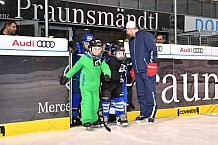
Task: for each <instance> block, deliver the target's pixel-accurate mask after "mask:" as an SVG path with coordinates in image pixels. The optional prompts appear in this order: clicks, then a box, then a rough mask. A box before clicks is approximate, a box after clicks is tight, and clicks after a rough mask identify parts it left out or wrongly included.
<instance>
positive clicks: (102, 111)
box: [100, 96, 111, 132]
mask: <svg viewBox="0 0 218 145" xmlns="http://www.w3.org/2000/svg"><path fill="white" fill-rule="evenodd" d="M100 100H101V107H102V109H101V113H102V119H103V124H104V128H105V129H106V130H107V131H109V132H111V129H110V127H108V126H107V124H106V123H105V120H104V110H103V105H102V96H100Z"/></svg>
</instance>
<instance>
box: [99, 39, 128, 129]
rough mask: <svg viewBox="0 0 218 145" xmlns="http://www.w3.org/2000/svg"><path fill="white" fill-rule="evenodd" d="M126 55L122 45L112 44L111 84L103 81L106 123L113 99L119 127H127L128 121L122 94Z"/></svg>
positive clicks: (103, 105)
mask: <svg viewBox="0 0 218 145" xmlns="http://www.w3.org/2000/svg"><path fill="white" fill-rule="evenodd" d="M124 58H125V53H124V50H123V47H122V46H121V45H120V44H116V43H115V44H112V46H111V58H110V59H109V60H108V62H107V63H108V65H109V67H110V70H111V79H110V82H107V81H104V80H103V81H102V87H101V89H102V90H101V91H102V107H103V112H104V113H103V117H104V121H105V122H107V121H108V117H109V110H110V103H111V99H113V101H114V102H115V114H116V123H117V125H119V124H121V125H122V126H127V125H128V121H127V119H126V115H125V110H124V109H125V106H124V97H123V96H122V95H121V94H122V83H123V77H124V76H125V73H126V70H125V68H126V66H125V64H124V63H123V60H124Z"/></svg>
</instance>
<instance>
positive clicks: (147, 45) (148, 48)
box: [126, 21, 157, 123]
mask: <svg viewBox="0 0 218 145" xmlns="http://www.w3.org/2000/svg"><path fill="white" fill-rule="evenodd" d="M126 34H127V35H129V36H130V37H131V39H130V41H129V49H130V55H131V61H132V66H133V69H134V72H135V78H136V91H137V97H138V102H139V106H140V116H138V117H137V118H136V122H137V123H139V122H141V121H142V120H146V121H148V122H154V118H155V114H156V111H157V103H156V73H157V47H156V45H155V41H154V38H153V35H152V34H151V33H148V32H146V31H144V30H139V29H138V28H137V26H136V23H135V22H134V21H129V22H127V24H126Z"/></svg>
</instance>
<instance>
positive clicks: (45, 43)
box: [36, 40, 55, 48]
mask: <svg viewBox="0 0 218 145" xmlns="http://www.w3.org/2000/svg"><path fill="white" fill-rule="evenodd" d="M36 44H37V46H38V47H43V48H54V47H55V42H54V41H45V40H39V41H37V43H36Z"/></svg>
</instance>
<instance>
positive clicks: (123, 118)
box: [116, 114, 128, 127]
mask: <svg viewBox="0 0 218 145" xmlns="http://www.w3.org/2000/svg"><path fill="white" fill-rule="evenodd" d="M116 122H117V125H121V126H123V127H126V126H128V120H127V119H126V116H125V115H124V114H123V115H120V116H118V117H117V119H116Z"/></svg>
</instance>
